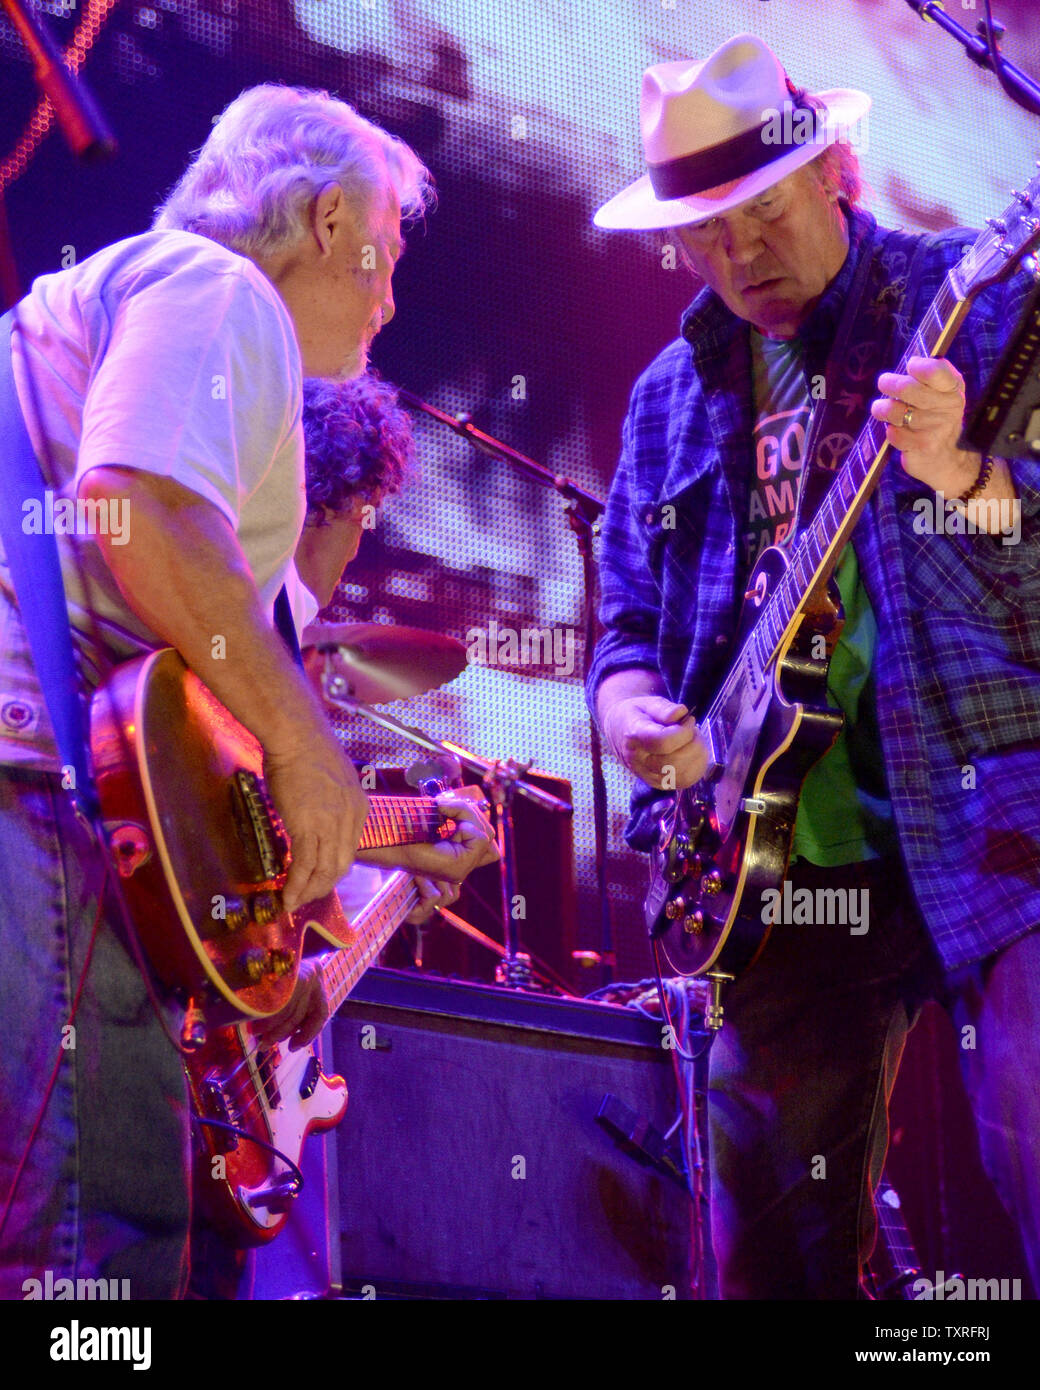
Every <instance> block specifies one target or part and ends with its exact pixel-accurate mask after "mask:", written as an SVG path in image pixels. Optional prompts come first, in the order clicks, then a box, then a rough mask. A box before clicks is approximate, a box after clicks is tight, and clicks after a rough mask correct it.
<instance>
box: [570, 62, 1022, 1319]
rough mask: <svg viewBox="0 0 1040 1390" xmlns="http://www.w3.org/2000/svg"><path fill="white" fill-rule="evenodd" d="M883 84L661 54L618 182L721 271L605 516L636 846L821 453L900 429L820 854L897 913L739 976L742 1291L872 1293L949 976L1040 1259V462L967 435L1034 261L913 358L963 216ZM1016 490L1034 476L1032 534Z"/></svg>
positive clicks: (810, 781)
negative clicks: (882, 1213) (903, 1105)
mask: <svg viewBox="0 0 1040 1390" xmlns="http://www.w3.org/2000/svg"><path fill="white" fill-rule="evenodd" d="M868 105H869V99H868V98H866V97H865V96H864V95H863V94H862V93H857V92H850V91H830V92H826V93H820V94H818V95H816V96H811V95H809V94H807V93H805V92H802V91H799V90H798V89H796V88H795V87H794V86H793V84H792V83H791V82H790V80H789V79H788V78H787V76H786V74H785V72H784V70H783V68H782V66H781V65H780V63H779V61H778V60H777V58H776V56H775V55H774V54H773V53H772V52H771V51H770V50H769V49H768V48H767V47H766V45H765V44H763V43H761V42H760V41H759V40H758V39H755V38H753V37H751V36H749V35H740V36H738V37H737V38H734V39H731V40H730V41H728V42H727V43H726V44H724V45H723V46H722V47H721V48H719V49H718V50H717V51H716V52H715V53H713V54H712V55H711V56H710V57H709V58H707V59H706V60H704V61H703V62H699V61H693V60H691V61H689V62H673V63H665V64H662V65H661V66H659V67H656V68H651V69H650V70H649V71H648V72H647V73H646V75H645V77H644V86H643V100H642V121H643V135H644V143H645V147H646V154H647V163H648V166H649V172H648V174H646V175H644V177H643V178H642V179H640V180H639V181H638V182H637V183H635V184H633V185H631V186H630V187H629V188H627V189H625V190H623V191H622V192H621V193H619V194H618V195H617V196H616V197H615V198H613V199H612V200H611V201H610V202H609V203H607V204H606V205H605V206H604V207H603V208H601V209H600V210H599V212H598V214H597V216H596V222H597V223H598V225H600V226H603V227H608V228H630V229H638V228H647V229H649V228H668V229H674V234H675V236H676V237H677V239H678V240H679V241H680V242H681V244H682V246H683V248H684V252H685V255H686V258H687V261H688V264H689V266H690V268H691V269H692V270H693V271H694V273H695V274H696V276H697V277H698V279H699V280H700V281H701V282H702V286H701V289H700V292H699V293H698V295H697V297H696V298H695V300H694V301H693V303H692V304H691V306H690V308H689V309H688V310H687V312H686V314H685V316H684V318H683V323H682V336H681V338H679V339H678V340H677V341H676V342H674V343H672V344H671V345H670V346H669V347H667V348H666V349H665V350H664V351H663V352H662V353H661V355H660V356H659V357H658V358H657V360H656V361H655V362H654V363H653V364H652V365H651V366H650V367H649V368H648V369H647V371H646V372H645V373H644V375H643V376H642V377H641V378H640V380H639V382H638V383H637V385H636V387H635V390H634V392H633V396H632V401H631V404H630V408H629V412H628V416H627V418H626V421H625V430H624V447H623V452H622V456H621V462H620V464H619V467H618V471H617V475H616V477H615V480H614V482H613V485H612V488H611V494H610V501H609V504H608V508H607V515H606V520H605V525H604V531H603V550H602V593H603V605H602V618H603V623H604V628H605V634H604V637H603V639H602V641H601V642H600V643H599V645H598V648H597V651H596V654H595V658H594V661H593V664H592V669H591V672H590V676H589V681H588V696H589V699H590V702H592V704H593V706H594V708H595V709H596V711H597V714H598V717H599V720H600V723H601V726H602V728H603V730H604V733H605V736H606V739H607V741H608V743H609V745H610V746H611V747H612V749H613V750H614V752H615V753H616V755H617V756H618V758H619V759H620V760H621V761H622V762H623V763H624V764H625V765H626V766H627V767H628V768H629V770H630V771H631V772H633V773H634V774H635V775H636V777H637V778H638V779H640V780H639V782H638V784H637V790H636V792H635V794H634V797H633V818H632V821H631V822H630V825H629V829H628V838H629V841H630V843H631V844H633V845H634V846H635V847H637V848H640V849H644V850H648V849H650V848H651V847H652V846H653V844H654V842H655V839H656V834H657V826H658V822H659V819H660V816H661V813H662V809H663V802H662V797H661V792H662V790H665V789H669V788H685V787H689V786H692V785H694V784H695V783H696V782H697V781H698V780H699V779H700V778H701V777H702V776H703V775H704V773H705V771H706V769H707V766H708V759H709V750H708V748H707V746H706V742H705V739H704V737H703V736H702V733H701V730H700V728H699V727H698V725H697V724H696V723H695V721H694V718H693V717H692V715H691V711H696V713H697V716H698V718H700V719H701V720H703V716H704V714H705V713H706V711H707V709H708V707H709V705H710V704H711V701H712V698H713V697H714V695H715V693H716V691H717V689H718V687H719V684H720V682H721V680H722V677H723V676H724V674H725V672H726V669H727V666H728V663H729V662H730V660H731V659H732V654H733V651H734V646H733V638H734V635H735V631H736V627H737V619H738V614H739V609H740V605H741V601H742V596H743V595H744V594H745V590H746V589H747V588H748V583H747V580H748V575H749V573H750V570H751V567H752V565H753V563H754V561H755V560H756V558H757V557H758V555H759V554H760V553H761V551H762V549H763V547H764V546H767V545H776V544H784V543H785V542H787V541H789V540H790V538H791V535H792V531H793V528H794V524H795V512H796V496H797V494H798V492H799V488H800V487H801V488H802V491H804V492H805V493H806V496H807V499H808V505H807V509H806V513H805V516H804V517H803V521H807V520H808V518H809V517H810V516H811V513H812V509H813V500H812V497H811V495H810V494H812V493H815V494H816V499H815V500H816V505H819V495H820V492H821V490H822V489H821V487H820V484H821V482H822V483H824V484H825V483H826V482H827V481H828V475H827V473H826V472H825V471H824V472H822V473H821V470H820V469H819V466H818V465H819V464H820V463H823V462H827V463H829V465H830V466H831V467H834V466H835V465H836V464H837V463H840V462H841V460H842V458H843V457H844V456H845V455H846V454H847V452H848V450H849V447H850V445H851V444H852V442H853V436H855V435H856V434H857V433H858V432H859V430H860V428H861V427H862V425H863V424H864V422H865V421H866V420H867V419H868V417H869V414H872V415H873V417H874V418H875V419H876V420H878V421H882V422H884V423H885V426H886V429H885V435H886V437H887V440H888V442H889V443H890V445H891V446H893V448H894V449H896V450H898V451H899V452H898V456H897V457H898V462H897V463H892V464H889V466H888V467H887V468H886V469H885V470H884V472H883V474H882V476H881V480H880V483H879V485H878V487H877V490H876V492H875V493H874V495H873V497H872V499H871V502H870V503H869V505H868V506H867V508H866V509H865V511H864V513H863V515H862V518H861V520H860V522H859V524H858V526H857V528H856V529H855V531H854V532H853V539H852V543H851V544H850V545H849V546H847V547H846V548H845V550H844V552H843V553H842V556H841V559H840V562H839V567H838V571H837V576H836V577H837V582H838V586H839V588H840V591H841V595H842V600H843V603H844V608H845V620H846V621H845V627H844V629H843V632H842V635H841V640H840V641H839V643H838V644H837V646H836V648H835V651H834V653H833V657H832V660H831V665H830V672H829V678H828V696H829V698H830V702H831V703H832V704H834V705H836V706H838V707H839V708H840V709H842V710H843V712H844V714H845V727H844V729H843V730H842V733H841V735H840V736H839V738H838V740H837V742H836V743H835V744H834V747H833V748H832V749H830V750H829V751H828V752H827V753H826V754H825V755H824V756H823V757H822V758H821V759H820V760H819V761H818V762H817V763H816V764H815V766H814V767H813V768H812V769H811V771H810V772H809V775H808V776H807V777H806V779H805V782H804V785H803V787H802V791H801V798H800V802H799V806H798V813H797V819H796V821H795V824H794V841H793V856H792V863H791V867H790V869H789V871H788V877H789V878H790V880H791V881H792V883H793V884H794V885H797V886H798V887H806V888H809V889H810V895H809V896H810V900H813V901H815V902H819V901H820V900H821V899H820V892H819V890H821V889H822V890H824V891H825V892H827V893H828V897H827V898H826V899H825V901H827V902H833V901H834V900H835V899H834V896H833V895H834V894H835V893H837V894H838V895H839V897H841V898H842V899H844V900H845V901H847V902H849V903H851V902H853V901H855V902H856V904H857V905H862V904H864V903H867V904H869V915H867V916H866V917H865V918H863V917H861V918H860V919H858V920H859V925H857V927H856V929H855V932H852V931H850V928H849V925H848V923H849V922H850V921H851V920H852V919H851V916H850V917H846V916H844V915H842V916H841V917H840V918H839V920H840V921H841V922H843V923H845V925H844V926H837V925H833V924H832V923H833V921H834V917H833V916H829V917H828V914H822V916H823V917H828V920H819V919H817V920H810V921H805V920H804V914H802V913H799V915H798V916H796V917H794V921H781V922H780V924H779V925H775V926H774V927H773V930H772V934H771V936H770V938H769V940H768V942H767V944H766V946H765V948H764V950H763V951H762V953H761V955H760V956H759V957H758V959H757V960H755V961H754V963H753V964H752V965H751V966H750V969H748V970H747V972H746V974H745V975H743V976H742V977H741V978H739V979H738V980H737V981H736V983H735V984H732V985H729V986H727V992H726V994H725V997H724V1007H725V1017H726V1022H725V1025H724V1026H723V1028H722V1031H721V1033H720V1034H719V1036H718V1038H717V1040H716V1042H715V1044H714V1047H713V1049H712V1054H711V1080H710V1092H709V1122H710V1148H711V1155H712V1186H713V1192H712V1221H713V1240H714V1244H715V1252H716V1255H717V1257H718V1266H719V1278H720V1286H721V1292H722V1296H723V1297H725V1298H853V1297H855V1296H856V1292H857V1287H858V1277H859V1272H860V1262H861V1260H862V1258H863V1257H864V1256H865V1255H866V1254H868V1253H869V1250H870V1247H871V1244H872V1241H873V1235H874V1213H873V1205H872V1192H873V1187H874V1185H875V1184H876V1182H877V1180H878V1178H879V1177H880V1165H881V1160H882V1159H883V1156H884V1152H885V1146H886V1143H887V1123H886V1121H887V1116H886V1105H887V1101H888V1098H889V1096H890V1094H891V1089H892V1085H893V1083H894V1079H895V1072H896V1067H897V1066H898V1063H899V1058H900V1054H901V1052H902V1047H903V1042H904V1040H905V1037H906V1033H907V1030H908V1026H909V1024H910V1022H912V1020H913V1019H914V1017H915V1016H916V1013H917V1011H918V1009H919V1007H920V1004H921V1002H922V1001H923V1000H924V999H926V998H928V997H929V996H931V997H936V998H939V999H941V1000H943V1002H945V1003H946V1005H947V1007H948V1008H949V1009H950V1011H951V1012H952V1014H953V1017H954V1018H955V1020H956V1022H957V1023H958V1024H959V1025H960V1026H961V1029H962V1032H961V1037H962V1040H963V1043H964V1046H963V1048H962V1053H961V1056H962V1062H963V1072H964V1076H965V1080H966V1083H967V1087H968V1091H969V1094H970V1096H971V1099H972V1102H973V1105H974V1107H975V1113H976V1117H977V1121H978V1127H979V1133H980V1140H981V1146H982V1153H983V1158H984V1161H985V1163H986V1167H987V1170H988V1171H989V1173H990V1175H991V1176H992V1177H993V1179H994V1182H995V1184H996V1186H997V1187H998V1190H999V1192H1000V1195H1001V1197H1002V1198H1003V1200H1004V1202H1005V1205H1006V1206H1007V1207H1008V1209H1009V1211H1010V1212H1011V1213H1012V1214H1013V1216H1014V1218H1015V1220H1016V1221H1017V1223H1018V1226H1019V1229H1020V1231H1021V1232H1022V1236H1023V1241H1024V1244H1025V1247H1026V1251H1027V1255H1028V1258H1029V1261H1030V1264H1031V1268H1032V1272H1033V1276H1034V1279H1036V1280H1037V1282H1038V1284H1040V1161H1038V1160H1040V1155H1038V1143H1040V1139H1038V1136H1040V1093H1038V1091H1037V1086H1036V1074H1037V1070H1038V1064H1040V1058H1038V1055H1037V1049H1038V1046H1040V933H1037V932H1036V930H1035V928H1036V927H1037V925H1038V923H1040V835H1038V830H1037V826H1038V821H1037V815H1036V805H1037V800H1038V797H1040V753H1038V752H1037V749H1038V747H1040V618H1038V609H1037V605H1036V598H1037V589H1038V584H1040V581H1038V575H1040V567H1038V559H1040V527H1038V524H1037V512H1038V510H1040V476H1038V469H1037V466H1036V465H1035V464H1023V463H1019V462H1011V463H1008V462H1007V461H1006V460H1002V459H983V458H981V457H980V456H979V455H978V454H975V453H972V452H971V451H970V450H964V449H961V448H960V447H959V440H960V437H961V430H962V424H963V420H964V415H965V391H966V389H967V392H968V395H969V396H970V397H972V398H974V399H976V400H977V399H978V396H979V392H980V390H981V388H982V387H983V386H984V384H985V383H986V381H987V379H988V376H989V374H990V372H991V370H992V368H993V366H994V365H995V362H996V359H997V356H998V353H999V349H1000V346H1001V341H1002V334H1003V330H1004V326H1005V324H1006V323H1007V322H1008V321H1013V317H1014V315H1015V313H1016V312H1017V307H1016V306H1017V303H1018V299H1017V296H1018V295H1019V294H1020V293H1021V289H1022V287H1021V285H1018V286H1014V287H1012V288H1010V289H1008V290H1006V291H1005V290H1004V289H1003V288H1001V289H998V290H996V291H994V292H990V293H987V294H986V295H985V296H984V297H983V298H982V299H980V301H979V302H978V303H977V304H976V307H975V309H974V310H973V312H972V314H971V316H970V318H969V320H968V324H967V326H966V328H964V329H963V330H962V332H961V333H960V335H959V336H958V337H957V338H956V339H955V341H954V343H953V346H952V347H951V348H950V349H949V350H948V352H949V358H950V360H932V359H930V358H926V357H920V356H911V357H910V358H909V359H908V361H907V364H906V371H905V372H900V373H893V372H891V371H887V372H886V371H885V370H883V369H884V368H886V367H891V365H892V364H893V363H895V362H897V361H898V360H899V355H900V351H901V350H902V348H903V347H904V346H905V342H906V337H907V336H908V331H909V328H908V325H909V326H916V321H917V320H918V319H919V318H920V316H921V315H922V313H923V310H924V309H925V308H926V307H927V305H928V303H929V301H930V300H931V298H932V297H933V296H934V295H935V294H936V292H937V291H938V289H939V287H940V286H941V284H942V282H943V279H944V276H945V274H946V272H947V270H948V269H949V268H950V267H951V266H952V265H953V264H955V263H956V261H957V260H958V259H959V256H960V251H961V246H962V244H963V242H964V240H965V237H964V234H963V233H956V232H955V233H948V234H942V235H940V236H936V237H915V236H910V235H907V234H900V233H891V232H886V231H884V230H883V229H881V228H879V227H878V226H877V224H876V222H875V221H874V219H873V218H872V217H870V216H869V215H868V214H867V213H865V212H864V211H862V209H860V208H859V207H857V206H856V205H855V204H856V202H857V198H858V191H859V178H858V174H857V167H856V161H855V158H854V156H853V154H852V151H851V149H850V148H849V140H848V138H845V139H844V140H843V139H842V138H841V137H842V135H843V133H844V134H845V136H846V137H847V136H848V135H849V134H850V133H851V132H852V130H853V128H854V126H855V123H856V122H857V121H858V120H859V119H860V118H861V117H862V116H863V115H864V113H865V112H866V109H867V107H868ZM781 118H782V119H781ZM799 131H801V132H802V133H803V134H802V137H801V138H799V134H798V132H799ZM806 136H807V137H808V138H806ZM879 374H880V375H879ZM875 383H876V385H875ZM877 392H880V395H877ZM872 397H876V398H875V399H873V400H872V399H871V398H872ZM814 403H818V404H817V405H816V413H815V414H813V413H812V407H813V405H814ZM811 415H812V427H811V426H810V416H811ZM810 428H812V429H813V434H810ZM814 439H815V442H814ZM828 452H829V453H830V455H831V457H830V458H829V459H826V460H825V459H824V457H823V455H825V454H827V453H828ZM804 484H808V486H803V485H804ZM940 493H941V494H943V495H944V497H946V498H949V499H951V500H952V499H957V500H956V503H955V506H956V509H957V510H958V512H959V513H960V514H961V515H962V516H963V517H966V518H967V519H968V520H970V521H971V523H972V525H971V526H970V527H967V526H962V527H960V528H950V533H949V534H946V533H944V534H923V533H922V531H921V528H920V526H918V525H915V522H916V520H917V518H918V517H919V516H920V509H919V508H918V507H916V506H915V503H917V502H918V501H920V500H921V499H922V498H923V499H924V500H926V501H927V500H928V499H931V501H933V502H934V501H935V497H936V494H940ZM845 500H846V501H848V499H845ZM990 501H995V502H1000V501H1003V502H1005V503H1010V504H1013V507H1011V509H1010V510H1006V511H1005V513H1004V516H1007V517H1011V516H1014V517H1015V518H1017V522H1019V523H1020V527H1021V531H1020V535H1016V536H1015V537H1014V539H1015V540H1016V542H1017V543H1016V544H1004V542H1005V541H1006V540H1007V539H1008V537H1007V536H1003V535H1000V534H996V532H998V531H999V530H1000V529H1001V525H1002V522H998V521H997V519H996V518H997V516H999V515H1001V513H1000V511H999V508H987V507H984V506H980V503H986V502H990ZM1015 529H1016V530H1017V529H1018V527H1017V524H1016V528H1015ZM969 774H970V775H969ZM746 810H747V814H748V815H750V814H751V813H752V812H753V811H754V807H753V806H751V807H748V808H746ZM693 871H694V870H693V868H692V867H691V869H690V873H691V874H692V873H693ZM714 886H717V885H716V884H714V883H713V884H708V885H707V886H706V887H705V889H704V891H705V892H710V891H711V888H712V887H714ZM801 900H802V901H805V899H804V898H802V899H801ZM792 901H793V898H792ZM752 915H753V909H752ZM813 915H814V916H815V915H816V914H813ZM792 916H794V914H793V913H792ZM767 920H768V918H767V917H765V916H763V917H762V921H763V922H766V921H767ZM698 925H700V927H701V928H703V918H702V920H701V922H700V924H698V920H697V916H696V914H695V913H693V912H690V913H689V918H688V922H687V920H686V919H684V921H683V923H682V928H681V929H682V930H687V931H689V932H690V933H696V932H697V930H698Z"/></svg>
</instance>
